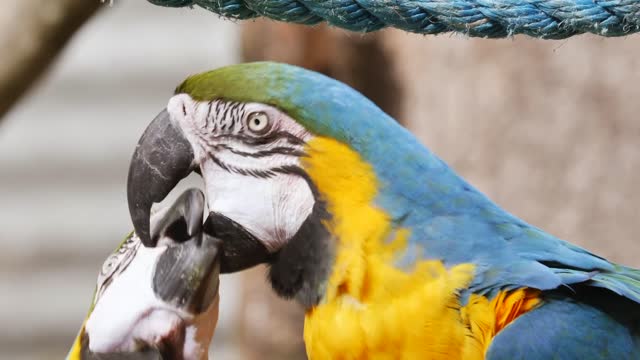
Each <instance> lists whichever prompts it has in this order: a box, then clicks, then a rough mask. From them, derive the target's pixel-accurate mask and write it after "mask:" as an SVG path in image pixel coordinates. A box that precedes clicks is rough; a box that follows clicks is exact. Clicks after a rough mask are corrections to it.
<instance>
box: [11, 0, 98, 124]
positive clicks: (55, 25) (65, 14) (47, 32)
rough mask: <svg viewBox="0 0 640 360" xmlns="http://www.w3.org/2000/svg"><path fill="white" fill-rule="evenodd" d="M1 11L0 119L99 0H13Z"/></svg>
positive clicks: (92, 11) (90, 12)
mask: <svg viewBox="0 0 640 360" xmlns="http://www.w3.org/2000/svg"><path fill="white" fill-rule="evenodd" d="M2 5H3V6H2V11H0V54H2V55H1V56H0V122H2V118H3V116H4V115H5V114H6V113H7V112H8V111H9V109H11V107H12V106H13V105H14V104H15V103H16V102H17V101H18V100H19V99H20V97H21V96H22V95H24V93H25V92H26V91H27V90H28V89H29V88H30V87H31V85H33V84H34V83H35V81H36V80H37V79H38V78H39V77H40V75H42V74H43V73H44V72H45V70H46V69H47V68H48V67H49V65H50V64H51V63H52V62H53V60H54V59H55V58H56V56H57V55H58V53H59V52H60V50H62V48H64V46H65V44H66V43H67V41H68V40H69V39H70V38H71V36H72V35H73V34H74V33H75V32H76V31H77V30H78V29H79V28H80V26H82V24H84V22H85V21H86V20H87V19H89V18H90V17H91V15H93V14H94V13H95V12H96V10H97V9H98V8H99V7H100V6H101V2H100V0H54V1H42V0H12V1H7V2H4V3H3V4H2Z"/></svg>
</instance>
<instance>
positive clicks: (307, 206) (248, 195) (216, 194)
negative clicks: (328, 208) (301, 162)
mask: <svg viewBox="0 0 640 360" xmlns="http://www.w3.org/2000/svg"><path fill="white" fill-rule="evenodd" d="M202 174H203V176H204V177H205V178H210V179H212V181H211V182H206V193H207V198H208V202H209V204H208V205H209V210H210V211H213V212H217V213H220V214H223V215H225V216H226V217H228V218H230V219H232V220H234V221H235V222H237V223H239V224H240V225H242V226H243V227H244V228H245V229H246V230H248V231H249V232H250V233H252V234H253V235H254V236H256V237H257V238H258V239H260V240H261V241H263V243H264V245H265V246H266V247H267V249H268V250H269V251H276V250H278V249H279V248H280V247H281V246H282V245H284V244H285V243H286V242H287V241H288V240H289V239H291V238H292V237H293V236H294V235H295V234H296V232H297V231H298V229H300V226H301V225H302V223H303V222H304V221H305V220H306V218H307V217H308V216H309V215H310V214H311V211H312V209H313V205H314V203H315V200H314V198H313V194H312V193H311V190H310V189H309V186H308V185H307V183H306V181H305V180H304V179H303V178H301V177H299V176H297V175H291V174H280V175H277V176H274V177H272V178H268V179H262V178H256V177H252V176H243V175H238V174H234V173H230V172H228V171H226V170H224V169H221V168H220V167H219V166H217V165H216V164H215V163H211V162H205V163H204V164H203V165H202Z"/></svg>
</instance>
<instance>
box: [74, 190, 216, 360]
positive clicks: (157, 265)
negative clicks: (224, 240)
mask: <svg viewBox="0 0 640 360" xmlns="http://www.w3.org/2000/svg"><path fill="white" fill-rule="evenodd" d="M203 211H204V195H203V194H202V192H201V191H199V190H188V191H186V192H184V193H183V194H182V195H181V196H180V197H179V198H178V199H177V200H176V202H175V203H174V205H173V206H171V208H169V209H165V210H164V211H160V212H158V213H156V214H154V216H153V223H154V224H153V226H152V228H153V230H154V231H153V235H152V238H153V239H154V242H155V244H156V246H154V247H145V246H142V244H141V242H140V238H139V237H138V236H136V235H135V234H134V233H131V234H129V236H127V238H126V239H125V240H124V241H123V242H122V244H120V246H119V247H118V248H117V249H116V251H115V252H114V253H113V254H111V255H110V256H109V257H108V258H107V260H106V261H105V262H104V264H103V265H102V269H101V270H100V273H99V275H98V281H97V285H96V291H95V293H94V298H93V301H92V305H91V309H90V310H89V314H88V315H87V318H86V320H85V321H84V323H83V325H82V328H81V329H80V332H79V334H78V336H77V338H76V340H75V342H74V344H73V346H72V348H71V351H70V352H69V355H68V356H67V360H152V359H154V360H160V359H183V360H203V359H207V355H208V350H209V343H211V338H212V337H213V333H214V330H215V326H216V322H217V319H218V303H219V300H218V299H219V298H218V275H219V271H220V262H219V256H218V255H219V253H220V246H221V242H220V240H219V239H216V238H214V237H211V236H209V235H208V234H206V233H205V232H203V231H202V215H203Z"/></svg>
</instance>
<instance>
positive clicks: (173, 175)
mask: <svg viewBox="0 0 640 360" xmlns="http://www.w3.org/2000/svg"><path fill="white" fill-rule="evenodd" d="M194 166H195V164H194V157H193V150H192V148H191V144H190V143H189V142H188V141H187V139H186V138H185V137H184V135H183V134H182V131H181V130H180V129H176V128H175V127H174V125H173V124H172V123H171V120H170V115H169V113H168V112H167V110H166V109H165V110H162V112H160V114H158V116H156V118H155V119H154V120H153V121H152V122H151V124H149V126H148V127H147V129H146V130H145V132H144V134H142V137H141V138H140V140H139V141H138V145H137V146H136V149H135V152H134V153H133V157H132V159H131V164H130V166H129V176H128V178H127V200H128V202H129V213H130V215H131V220H132V221H133V227H134V229H135V231H136V234H138V236H139V237H140V240H142V243H143V244H144V245H145V246H151V247H153V246H155V245H156V243H155V241H157V237H156V238H155V239H154V237H152V236H151V233H150V224H149V219H150V216H151V206H152V205H153V203H155V202H160V201H162V200H163V199H164V198H165V197H166V196H167V194H169V192H170V191H171V190H172V189H173V188H174V187H175V186H176V185H177V184H178V182H180V180H182V179H184V178H185V177H187V176H188V175H189V174H190V173H191V172H192V171H193V170H194Z"/></svg>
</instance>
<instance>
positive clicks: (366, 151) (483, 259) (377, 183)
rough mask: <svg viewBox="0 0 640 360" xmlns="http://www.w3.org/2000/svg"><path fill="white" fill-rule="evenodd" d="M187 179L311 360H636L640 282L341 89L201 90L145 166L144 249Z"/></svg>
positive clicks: (332, 83)
mask: <svg viewBox="0 0 640 360" xmlns="http://www.w3.org/2000/svg"><path fill="white" fill-rule="evenodd" d="M191 171H198V172H199V173H200V174H201V175H202V177H203V179H204V183H205V187H206V191H205V192H206V195H207V204H208V208H209V210H210V214H209V216H208V218H207V221H206V223H205V228H206V229H207V231H208V232H209V233H211V234H213V235H214V236H216V237H218V238H220V239H222V240H223V243H224V246H223V250H222V254H221V260H220V261H221V271H222V272H230V271H237V270H241V269H244V268H246V267H249V266H253V265H255V264H257V263H267V264H269V266H270V268H269V273H268V278H269V281H270V282H271V284H272V286H273V289H274V290H275V291H276V292H277V293H278V294H279V295H280V296H282V297H285V298H295V299H296V300H297V301H298V302H299V303H301V304H302V305H303V306H304V307H305V309H306V319H305V326H304V339H305V343H306V348H307V352H308V355H309V357H310V358H311V359H447V360H453V359H465V360H468V359H491V360H495V359H536V360H538V359H539V360H542V359H638V358H640V271H638V270H634V269H631V268H628V267H624V266H621V265H617V264H614V263H612V262H609V261H607V260H606V259H604V258H602V257H600V256H597V255H594V254H592V253H590V252H588V251H587V250H584V249H582V248H580V247H578V246H575V245H572V244H570V243H567V242H565V241H562V240H560V239H558V238H556V237H554V236H552V235H550V234H548V233H546V232H544V231H542V230H540V229H538V228H535V227H533V226H531V225H529V224H527V223H525V222H524V221H522V220H520V219H518V218H517V217H515V216H513V215H511V214H509V213H508V212H506V211H504V210H503V209H501V208H500V207H498V206H497V205H496V204H494V203H493V202H491V201H490V200H489V199H488V198H487V197H486V196H485V195H483V194H482V193H480V192H479V191H478V190H476V189H475V188H473V187H472V186H471V185H469V184H468V183H467V182H466V181H465V180H463V179H462V178H461V177H459V176H458V175H457V174H456V173H455V172H454V171H453V170H452V169H451V168H449V167H448V166H447V165H446V164H445V163H444V162H443V161H442V160H440V159H439V158H438V157H436V156H435V155H434V154H433V153H432V152H430V151H429V150H428V149H427V148H425V147H424V146H423V145H422V144H420V142H419V141H418V140H417V139H416V138H415V137H414V136H413V135H411V133H409V132H408V131H407V130H405V129H404V128H402V127H401V126H399V125H398V124H397V123H396V121H394V120H393V119H392V118H390V117H389V116H388V115H387V114H385V113H384V112H383V111H381V110H380V109H379V108H378V107H376V105H374V104H373V103H372V102H371V101H369V100H368V99H366V98H365V97H364V96H362V95H361V94H360V93H358V92H356V91H355V90H353V89H351V88H350V87H348V86H346V85H345V84H342V83H340V82H338V81H336V80H333V79H330V78H328V77H325V76H323V75H321V74H318V73H315V72H312V71H308V70H304V69H301V68H298V67H294V66H289V65H284V64H277V63H269V62H262V63H249V64H241V65H234V66H229V67H224V68H221V69H217V70H213V71H210V72H206V73H202V74H198V75H194V76H191V77H189V78H187V79H186V80H185V81H184V82H183V83H182V84H181V85H180V86H178V87H177V89H176V91H175V95H174V96H173V97H171V98H170V99H169V102H168V105H167V106H166V109H164V110H163V111H162V112H161V113H160V114H159V115H158V117H157V118H156V119H155V120H154V121H153V123H152V124H151V125H150V126H149V128H148V129H147V130H146V132H145V134H144V135H143V136H142V138H141V140H140V142H139V144H138V147H137V148H136V151H135V153H134V156H133V159H132V163H131V167H130V172H129V184H128V196H129V208H130V211H131V215H132V219H133V222H134V226H135V229H136V232H137V233H138V234H139V235H140V237H141V240H142V242H143V243H145V244H151V245H153V244H152V243H153V241H152V240H151V237H150V236H149V211H150V208H151V205H152V204H153V202H157V201H160V200H161V199H162V198H164V196H165V195H166V194H167V193H168V192H169V190H171V188H173V187H174V186H175V184H176V183H177V182H178V181H179V180H180V179H182V178H183V177H185V176H186V175H187V174H189V173H190V172H191Z"/></svg>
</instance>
